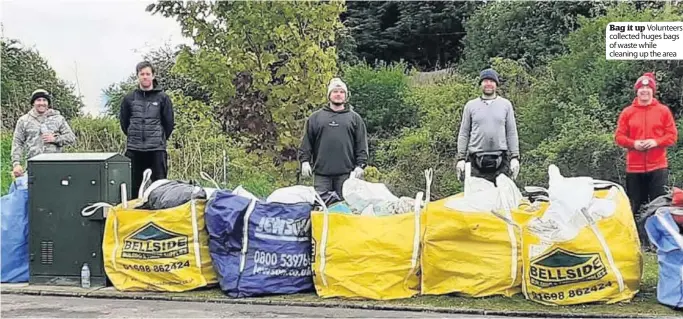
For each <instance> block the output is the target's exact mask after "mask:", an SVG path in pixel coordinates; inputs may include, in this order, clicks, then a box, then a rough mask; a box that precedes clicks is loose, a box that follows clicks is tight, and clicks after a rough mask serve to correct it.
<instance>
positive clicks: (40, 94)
mask: <svg viewBox="0 0 683 319" xmlns="http://www.w3.org/2000/svg"><path fill="white" fill-rule="evenodd" d="M41 97H42V98H45V99H47V105H52V98H51V97H50V93H48V92H47V91H45V90H43V89H37V90H35V91H33V93H31V105H33V102H35V101H36V100H37V99H39V98H41Z"/></svg>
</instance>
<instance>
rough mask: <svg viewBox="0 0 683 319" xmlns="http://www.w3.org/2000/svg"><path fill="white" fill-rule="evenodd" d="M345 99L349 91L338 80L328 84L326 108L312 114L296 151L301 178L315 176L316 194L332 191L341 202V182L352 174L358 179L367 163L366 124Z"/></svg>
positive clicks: (335, 79)
mask: <svg viewBox="0 0 683 319" xmlns="http://www.w3.org/2000/svg"><path fill="white" fill-rule="evenodd" d="M347 95H348V89H347V87H346V84H345V83H344V82H342V80H341V79H339V78H334V79H332V80H331V81H330V83H329V85H328V87H327V98H328V100H329V104H328V105H325V107H323V108H322V109H320V110H317V111H315V112H313V114H311V116H310V117H309V118H308V120H307V121H306V125H305V127H304V136H303V138H302V140H301V148H300V151H299V161H301V175H302V176H303V177H310V176H311V175H313V174H314V175H315V176H314V178H313V185H314V188H315V190H316V192H318V193H320V194H322V193H327V192H329V191H334V192H336V193H337V195H338V196H339V197H340V198H342V199H343V195H342V185H343V184H344V182H345V181H346V180H347V179H348V178H349V176H350V175H351V174H353V176H354V177H356V178H361V177H362V176H363V171H364V169H365V166H366V165H367V161H368V142H367V131H366V128H365V122H364V121H363V119H362V118H361V116H360V115H358V113H356V112H354V111H353V107H352V106H351V105H350V104H348V103H346V101H347ZM311 162H312V163H313V167H311Z"/></svg>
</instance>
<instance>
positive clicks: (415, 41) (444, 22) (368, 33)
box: [343, 1, 482, 70]
mask: <svg viewBox="0 0 683 319" xmlns="http://www.w3.org/2000/svg"><path fill="white" fill-rule="evenodd" d="M481 5H482V3H481V2H473V1H460V2H457V1H456V2H439V1H407V2H396V1H367V2H366V1H354V2H349V4H348V12H347V13H345V15H344V16H343V18H344V24H345V25H346V26H347V27H348V28H349V30H350V31H351V34H352V35H353V37H354V39H355V42H356V43H357V55H358V56H359V57H360V58H361V59H364V60H366V61H367V62H368V63H371V64H374V63H376V62H378V61H384V62H387V63H390V62H400V61H401V60H405V62H407V63H408V64H409V65H411V66H415V67H417V68H418V69H422V70H425V69H429V70H434V69H439V68H443V67H444V66H447V65H448V64H449V63H451V62H454V61H456V60H457V59H458V58H459V55H460V52H461V50H462V45H461V41H460V40H461V39H462V38H463V36H464V35H465V32H464V31H465V30H464V26H463V24H464V21H465V20H466V19H467V17H468V16H469V15H470V14H471V13H472V12H474V9H475V8H477V7H479V6H481Z"/></svg>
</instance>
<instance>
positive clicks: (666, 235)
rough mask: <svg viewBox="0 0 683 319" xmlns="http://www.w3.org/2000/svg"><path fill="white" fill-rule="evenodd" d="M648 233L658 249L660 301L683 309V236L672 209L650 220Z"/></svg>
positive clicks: (646, 225)
mask: <svg viewBox="0 0 683 319" xmlns="http://www.w3.org/2000/svg"><path fill="white" fill-rule="evenodd" d="M645 231H646V232H647V236H648V238H649V239H650V242H651V243H652V244H653V245H655V247H657V261H658V264H659V280H658V282H657V300H658V301H659V302H660V303H662V304H664V305H667V306H670V307H674V308H683V235H681V234H680V233H679V229H678V225H677V224H676V222H674V220H673V217H671V212H670V211H669V209H668V208H662V209H659V210H658V211H657V212H656V213H655V214H654V215H652V216H650V217H648V219H647V221H646V222H645Z"/></svg>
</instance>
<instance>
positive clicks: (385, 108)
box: [344, 63, 417, 137]
mask: <svg viewBox="0 0 683 319" xmlns="http://www.w3.org/2000/svg"><path fill="white" fill-rule="evenodd" d="M344 80H345V81H346V83H347V86H348V88H349V91H350V100H349V102H350V103H351V104H352V105H353V106H354V110H355V111H356V112H358V114H360V115H361V116H362V117H363V119H364V120H365V124H366V126H367V129H368V134H369V135H378V136H383V137H385V136H391V135H393V134H395V133H397V132H398V131H399V129H400V128H402V127H412V126H415V125H416V124H417V123H416V119H415V112H416V107H415V105H412V104H407V103H406V101H405V100H404V96H405V94H406V93H407V92H408V89H409V81H410V78H409V72H408V71H407V66H406V65H405V64H404V63H396V64H391V65H385V64H380V65H379V66H377V67H374V68H373V67H371V66H369V65H368V64H366V63H362V64H358V65H356V66H352V67H348V68H346V70H345V71H344Z"/></svg>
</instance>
